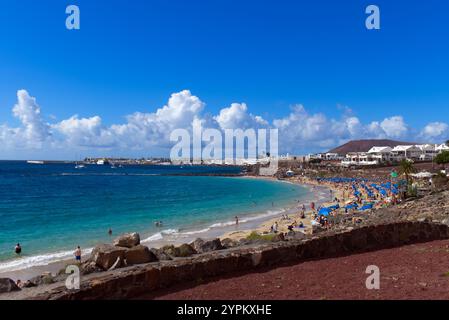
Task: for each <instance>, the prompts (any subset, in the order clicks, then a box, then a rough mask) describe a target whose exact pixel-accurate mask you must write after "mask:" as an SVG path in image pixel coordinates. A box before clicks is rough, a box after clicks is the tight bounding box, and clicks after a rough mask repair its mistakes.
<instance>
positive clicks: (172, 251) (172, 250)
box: [160, 245, 179, 257]
mask: <svg viewBox="0 0 449 320" xmlns="http://www.w3.org/2000/svg"><path fill="white" fill-rule="evenodd" d="M160 251H161V252H162V253H164V254H166V255H168V256H170V257H176V256H178V255H179V248H176V247H175V246H174V245H166V246H163V247H162V248H161V249H160Z"/></svg>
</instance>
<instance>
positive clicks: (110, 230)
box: [108, 228, 112, 236]
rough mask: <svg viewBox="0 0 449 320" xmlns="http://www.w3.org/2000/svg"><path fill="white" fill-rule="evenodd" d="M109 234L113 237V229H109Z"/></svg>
mask: <svg viewBox="0 0 449 320" xmlns="http://www.w3.org/2000/svg"><path fill="white" fill-rule="evenodd" d="M108 234H109V236H112V229H111V228H109V230H108Z"/></svg>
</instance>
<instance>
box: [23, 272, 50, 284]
mask: <svg viewBox="0 0 449 320" xmlns="http://www.w3.org/2000/svg"><path fill="white" fill-rule="evenodd" d="M29 282H31V283H32V284H33V285H34V286H40V285H43V284H52V283H54V282H55V279H54V277H53V276H52V275H51V274H50V273H44V274H42V275H40V276H36V277H34V278H31V279H30V280H29Z"/></svg>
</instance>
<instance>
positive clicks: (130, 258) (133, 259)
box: [125, 245, 158, 265]
mask: <svg viewBox="0 0 449 320" xmlns="http://www.w3.org/2000/svg"><path fill="white" fill-rule="evenodd" d="M125 260H126V264H127V265H134V264H142V263H148V262H154V261H158V258H157V257H156V255H155V254H154V253H153V252H151V251H150V249H148V247H145V246H142V245H138V246H135V247H132V248H130V249H128V250H126V252H125Z"/></svg>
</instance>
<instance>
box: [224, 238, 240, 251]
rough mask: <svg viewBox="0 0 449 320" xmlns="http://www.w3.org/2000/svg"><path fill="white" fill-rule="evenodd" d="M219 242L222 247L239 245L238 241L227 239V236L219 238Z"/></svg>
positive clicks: (227, 247)
mask: <svg viewBox="0 0 449 320" xmlns="http://www.w3.org/2000/svg"><path fill="white" fill-rule="evenodd" d="M221 244H222V246H223V248H224V249H229V248H234V247H237V246H238V245H239V243H238V242H237V241H235V240H232V239H229V238H225V239H223V240H221Z"/></svg>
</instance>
